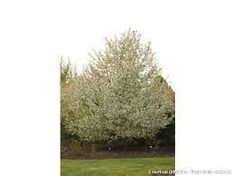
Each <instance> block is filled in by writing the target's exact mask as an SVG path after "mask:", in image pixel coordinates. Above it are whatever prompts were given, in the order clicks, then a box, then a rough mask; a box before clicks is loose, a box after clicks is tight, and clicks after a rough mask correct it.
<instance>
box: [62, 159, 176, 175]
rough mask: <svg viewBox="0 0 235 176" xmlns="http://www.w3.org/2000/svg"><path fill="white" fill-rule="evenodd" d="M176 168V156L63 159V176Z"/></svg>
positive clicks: (113, 173)
mask: <svg viewBox="0 0 235 176" xmlns="http://www.w3.org/2000/svg"><path fill="white" fill-rule="evenodd" d="M174 168H175V158H174V157H159V158H132V159H106V160H61V176H133V175H134V176H145V175H146V176H147V175H148V176H150V174H148V170H154V169H163V170H164V169H174Z"/></svg>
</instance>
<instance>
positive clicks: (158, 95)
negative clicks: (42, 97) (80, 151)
mask: <svg viewBox="0 0 235 176" xmlns="http://www.w3.org/2000/svg"><path fill="white" fill-rule="evenodd" d="M91 58H92V61H91V63H90V64H89V65H88V66H87V67H86V68H85V69H84V70H83V72H82V73H81V74H79V75H78V76H77V79H76V80H74V81H73V82H72V83H71V84H70V86H69V87H70V88H69V89H68V90H69V91H71V90H73V91H74V92H73V93H72V94H67V95H66V99H67V101H68V103H67V104H68V105H69V107H68V110H67V111H66V115H65V125H66V129H67V130H68V131H69V133H70V134H73V135H77V136H79V138H80V139H81V140H85V141H89V142H91V143H93V150H94V151H95V144H96V143H97V142H100V141H112V140H115V139H117V138H119V137H121V138H127V139H128V138H144V139H145V140H146V141H148V140H150V139H152V138H153V137H154V136H155V135H156V134H157V133H158V132H159V130H160V129H162V128H164V127H165V126H166V125H168V124H169V123H170V121H171V119H172V117H169V116H168V114H169V113H170V112H172V111H173V109H174V104H173V103H172V101H171V100H170V98H169V91H170V90H169V86H168V84H167V83H166V82H164V81H162V76H161V69H160V67H159V66H158V64H157V62H156V58H155V55H154V53H153V52H152V50H151V47H150V43H148V44H141V36H140V34H138V33H137V32H136V31H131V30H129V31H128V32H125V33H123V34H121V36H120V37H114V38H113V39H111V40H106V44H105V49H104V50H103V51H100V52H96V53H94V54H93V55H91Z"/></svg>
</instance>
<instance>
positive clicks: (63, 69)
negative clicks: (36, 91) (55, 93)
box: [60, 58, 77, 144]
mask: <svg viewBox="0 0 235 176" xmlns="http://www.w3.org/2000/svg"><path fill="white" fill-rule="evenodd" d="M76 75H77V71H76V69H75V67H73V66H72V64H71V63H70V62H65V61H64V60H63V58H61V61H60V91H61V121H60V126H61V135H60V136H61V143H62V144H64V143H66V142H68V141H70V140H71V138H72V136H71V135H70V133H69V132H68V131H67V130H66V129H65V124H64V123H65V119H66V117H65V116H66V114H67V111H68V107H69V106H68V101H66V95H67V94H68V92H67V90H68V89H69V87H70V84H71V82H72V81H73V79H75V78H76ZM72 92H73V91H71V93H72Z"/></svg>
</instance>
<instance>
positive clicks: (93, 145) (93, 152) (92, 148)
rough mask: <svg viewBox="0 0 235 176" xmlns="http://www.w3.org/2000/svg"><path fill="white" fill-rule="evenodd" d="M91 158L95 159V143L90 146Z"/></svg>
mask: <svg viewBox="0 0 235 176" xmlns="http://www.w3.org/2000/svg"><path fill="white" fill-rule="evenodd" d="M91 158H96V143H92V144H91Z"/></svg>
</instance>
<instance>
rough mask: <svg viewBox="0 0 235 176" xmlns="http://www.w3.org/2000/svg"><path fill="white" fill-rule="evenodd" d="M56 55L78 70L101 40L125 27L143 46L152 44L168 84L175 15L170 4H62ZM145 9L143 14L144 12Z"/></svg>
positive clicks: (105, 0)
mask: <svg viewBox="0 0 235 176" xmlns="http://www.w3.org/2000/svg"><path fill="white" fill-rule="evenodd" d="M63 5H64V7H63V9H64V10H63V11H62V15H61V17H62V19H61V28H62V29H64V30H65V31H66V35H63V36H61V38H60V43H61V48H60V53H59V54H60V55H63V56H64V57H65V58H66V57H69V58H70V59H71V60H72V62H74V63H76V64H77V65H78V67H79V68H80V69H81V68H82V67H83V65H85V64H86V63H87V62H88V59H89V56H88V52H91V51H92V50H93V49H94V50H99V49H100V48H102V47H103V45H104V38H105V37H108V38H110V37H113V36H114V35H118V34H120V33H121V32H124V31H126V30H127V29H128V28H129V27H131V29H133V30H137V31H138V32H139V33H141V34H142V37H143V40H144V41H145V42H148V41H150V42H151V43H152V49H153V51H155V52H156V56H157V59H158V62H159V64H160V66H161V67H162V68H163V75H164V77H166V78H167V80H168V81H170V82H171V84H172V79H173V77H174V65H175V64H174V50H172V48H171V47H172V45H171V44H169V43H170V42H171V41H172V35H176V31H177V29H176V30H172V29H173V28H177V26H175V24H176V16H174V13H172V12H174V11H176V9H175V6H174V4H172V5H170V6H169V4H168V3H167V2H164V1H162V2H160V1H158V3H156V1H155V0H146V1H143V0H142V1H136V0H135V1H132V0H129V1H127V0H118V1H110V0H99V1H97V0H86V1H80V3H76V4H75V3H74V2H68V3H66V4H63ZM146 9H147V10H146Z"/></svg>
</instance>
